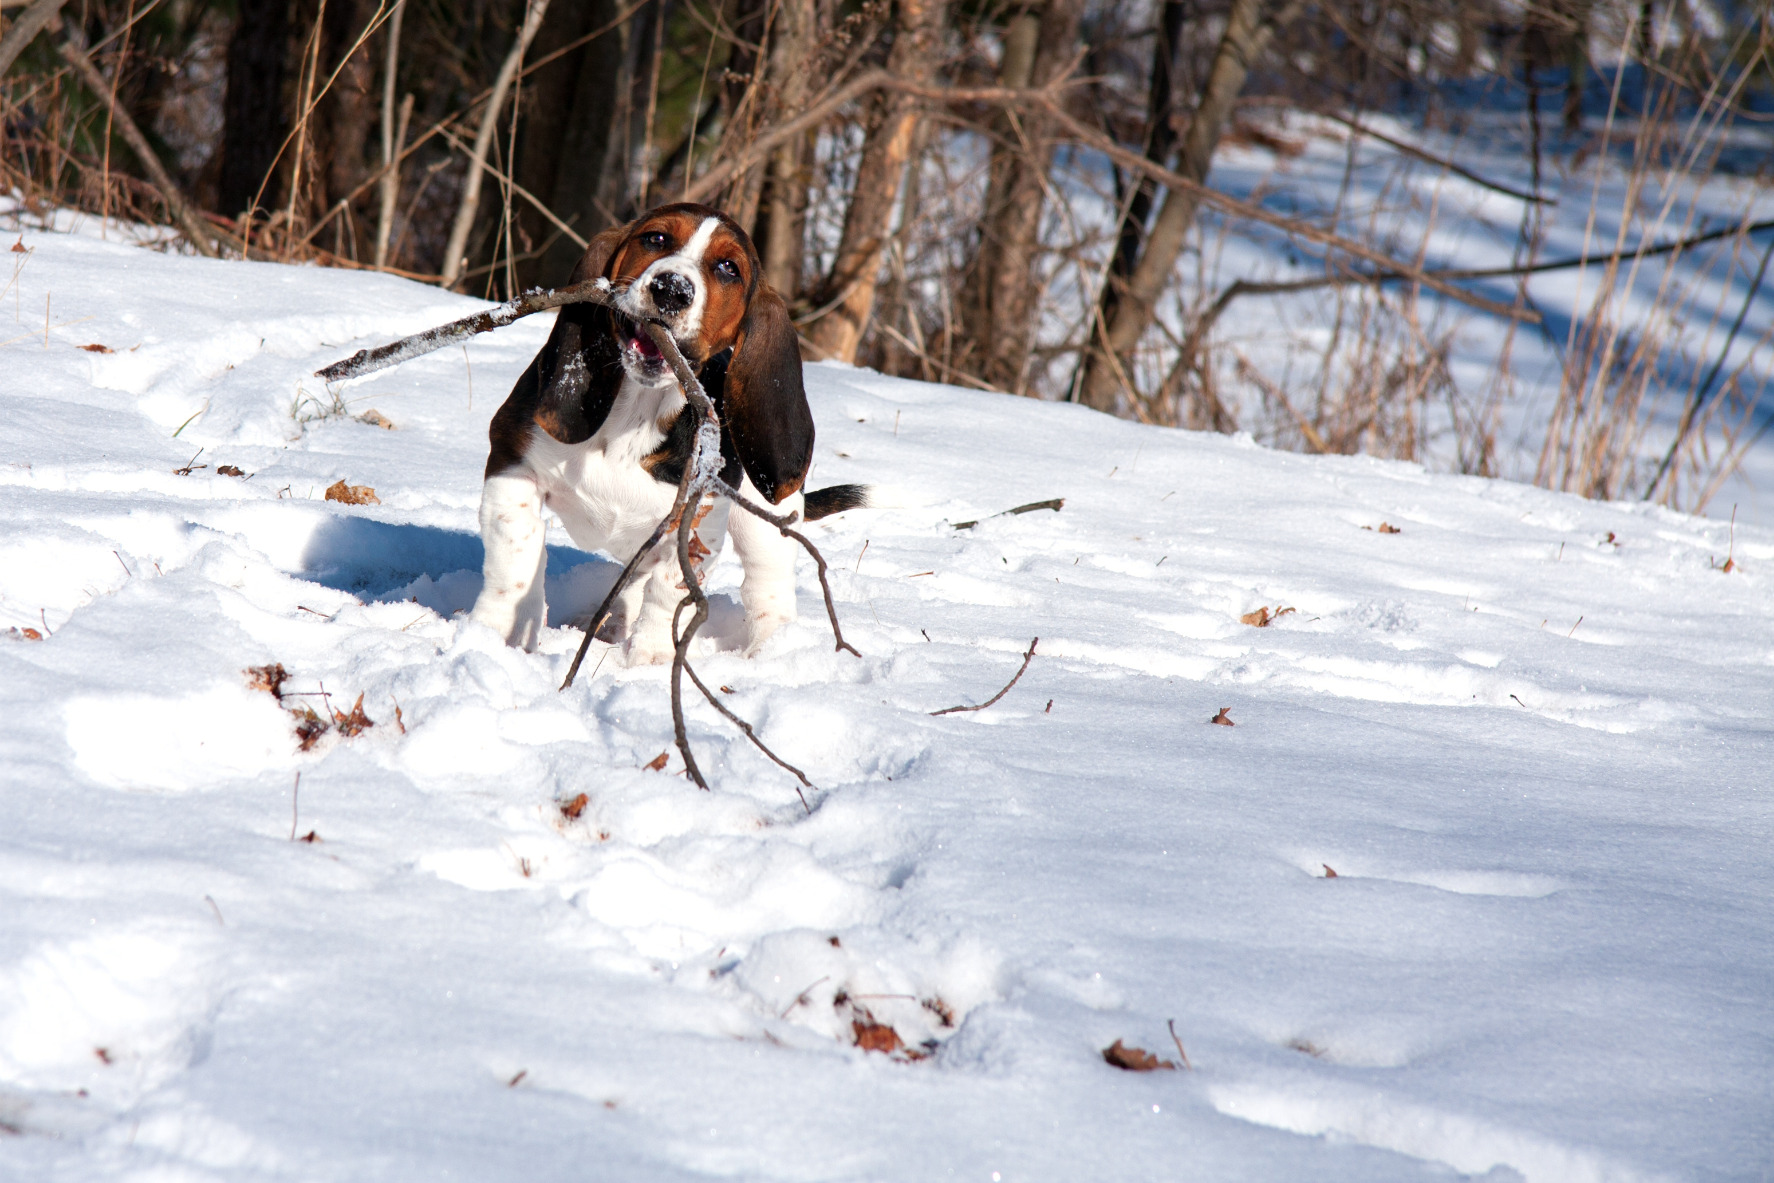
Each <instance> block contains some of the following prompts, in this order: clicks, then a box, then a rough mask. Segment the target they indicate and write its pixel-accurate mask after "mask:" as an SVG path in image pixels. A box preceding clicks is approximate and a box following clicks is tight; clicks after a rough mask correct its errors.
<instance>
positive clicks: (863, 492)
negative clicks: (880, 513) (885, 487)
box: [801, 485, 874, 522]
mask: <svg viewBox="0 0 1774 1183" xmlns="http://www.w3.org/2000/svg"><path fill="white" fill-rule="evenodd" d="M873 492H874V487H873V486H872V485H828V486H827V487H825V488H823V489H815V490H813V492H811V493H808V494H807V496H806V500H805V502H804V503H803V508H802V510H801V516H802V517H803V518H804V519H806V520H807V521H809V522H812V521H817V520H818V519H820V518H823V517H828V516H830V515H831V514H834V513H843V512H844V511H845V510H847V509H864V508H866V507H867V506H869V505H872V504H873V499H872V498H871V496H870V494H872V493H873Z"/></svg>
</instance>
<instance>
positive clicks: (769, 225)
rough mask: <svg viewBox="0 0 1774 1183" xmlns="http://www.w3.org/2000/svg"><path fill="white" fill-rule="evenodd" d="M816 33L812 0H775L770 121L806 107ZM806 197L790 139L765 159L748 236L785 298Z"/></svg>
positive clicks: (792, 289)
mask: <svg viewBox="0 0 1774 1183" xmlns="http://www.w3.org/2000/svg"><path fill="white" fill-rule="evenodd" d="M818 35H819V12H818V8H817V3H816V0H781V3H780V4H779V5H778V6H777V9H776V21H775V25H774V27H773V28H772V29H771V32H770V78H769V81H770V86H771V89H772V90H773V91H774V95H775V97H774V101H773V103H772V104H771V105H772V116H773V121H775V120H782V119H787V118H792V117H793V116H795V115H797V114H799V113H800V110H801V108H802V107H803V106H805V105H806V102H807V95H808V94H809V93H810V92H811V90H812V83H813V80H812V79H811V78H810V77H809V71H810V70H811V69H812V68H813V64H814V63H813V47H814V41H815V39H816V38H817V37H818ZM806 200H807V176H806V170H805V168H804V167H803V164H802V141H800V140H790V141H789V142H788V143H786V144H783V145H782V146H781V147H779V148H777V149H776V151H775V152H774V153H773V154H772V155H771V157H770V163H769V176H768V179H767V182H766V185H765V189H764V193H763V196H762V199H761V202H760V204H761V207H762V208H761V211H760V214H759V217H758V220H757V224H756V226H755V227H754V231H755V233H754V238H755V239H756V240H757V241H758V242H760V243H761V244H762V247H763V252H762V253H763V262H764V279H765V282H767V283H769V285H770V286H771V287H773V288H775V289H776V290H777V291H778V292H780V293H782V296H783V298H784V299H786V300H790V301H792V300H793V299H794V298H795V295H796V293H797V292H798V290H799V288H800V286H801V237H802V231H803V229H804V223H803V217H804V210H805V207H806Z"/></svg>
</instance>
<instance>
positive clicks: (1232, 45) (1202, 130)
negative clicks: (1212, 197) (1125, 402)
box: [1079, 0, 1300, 411]
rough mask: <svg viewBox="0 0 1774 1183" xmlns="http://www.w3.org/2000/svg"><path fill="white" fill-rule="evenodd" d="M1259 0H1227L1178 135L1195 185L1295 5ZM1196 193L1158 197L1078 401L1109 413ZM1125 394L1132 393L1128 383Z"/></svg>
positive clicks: (1183, 168) (1184, 170)
mask: <svg viewBox="0 0 1774 1183" xmlns="http://www.w3.org/2000/svg"><path fill="white" fill-rule="evenodd" d="M1265 7H1266V5H1265V3H1264V0H1233V4H1232V11H1231V12H1230V13H1229V14H1228V16H1227V19H1226V32H1225V35H1224V36H1222V37H1221V38H1220V45H1219V49H1218V50H1217V51H1216V52H1215V53H1214V61H1213V67H1212V69H1211V70H1210V71H1209V73H1208V77H1207V83H1206V85H1205V86H1203V87H1202V90H1201V97H1200V101H1199V102H1197V103H1196V105H1195V116H1194V118H1193V119H1192V120H1191V121H1190V123H1189V131H1188V134H1187V135H1186V136H1184V138H1183V146H1182V151H1181V152H1180V154H1179V156H1178V159H1177V164H1176V170H1175V171H1176V172H1177V173H1179V174H1180V175H1182V176H1183V177H1185V178H1187V179H1188V180H1191V181H1195V182H1196V183H1200V182H1202V181H1204V180H1205V179H1206V178H1207V171H1208V168H1209V167H1210V166H1211V165H1212V164H1213V154H1214V150H1215V149H1216V148H1217V147H1218V146H1219V142H1220V136H1221V134H1222V133H1223V132H1224V131H1225V127H1226V122H1227V120H1228V119H1229V118H1230V117H1231V114H1232V107H1233V104H1235V103H1236V102H1237V100H1238V95H1239V93H1240V92H1241V91H1242V90H1243V89H1244V83H1245V79H1246V78H1248V77H1249V76H1250V70H1251V67H1252V66H1253V65H1255V64H1256V61H1257V59H1258V58H1260V57H1261V56H1262V54H1263V51H1264V50H1266V49H1267V48H1268V47H1269V42H1270V41H1271V40H1273V39H1274V36H1275V33H1276V30H1277V29H1279V28H1280V27H1281V26H1282V25H1284V24H1286V23H1287V22H1288V21H1290V20H1291V19H1293V16H1294V14H1296V13H1297V12H1298V11H1299V9H1300V4H1299V3H1298V2H1297V0H1286V6H1285V7H1284V8H1283V9H1281V10H1280V11H1279V12H1275V13H1271V14H1265V12H1264V8H1265ZM1200 204H1201V199H1200V198H1199V197H1198V196H1196V194H1195V193H1193V192H1190V191H1179V190H1171V191H1169V192H1167V193H1166V194H1165V196H1164V203H1163V205H1161V206H1160V207H1159V210H1158V217H1157V219H1156V220H1155V221H1154V222H1153V224H1152V231H1151V233H1150V234H1149V235H1148V236H1147V238H1146V246H1145V249H1144V250H1143V251H1141V252H1140V259H1139V262H1138V263H1137V264H1135V266H1134V268H1133V272H1132V274H1130V275H1129V276H1128V277H1127V282H1126V284H1125V285H1124V286H1123V288H1122V290H1121V293H1120V298H1119V300H1118V301H1116V303H1115V306H1114V308H1113V309H1112V310H1111V311H1109V312H1108V313H1106V314H1104V315H1103V316H1102V319H1101V322H1100V325H1099V330H1100V333H1101V336H1100V338H1098V337H1097V336H1096V335H1095V334H1093V341H1092V343H1093V345H1096V346H1099V347H1098V348H1093V349H1092V351H1091V352H1090V353H1089V354H1087V355H1086V357H1087V360H1086V363H1085V371H1084V382H1083V385H1082V389H1081V390H1080V392H1079V401H1080V402H1082V403H1084V404H1085V405H1087V406H1091V407H1095V408H1096V409H1097V410H1099V411H1113V410H1115V409H1116V407H1117V405H1118V404H1119V402H1120V398H1121V395H1122V392H1123V389H1124V388H1125V387H1126V385H1127V378H1126V376H1127V375H1128V374H1130V373H1131V367H1132V363H1133V350H1134V346H1135V345H1137V344H1138V343H1139V339H1140V337H1141V336H1143V335H1144V334H1145V331H1146V330H1147V329H1148V328H1150V327H1151V324H1152V319H1153V317H1154V315H1155V314H1156V312H1157V307H1158V297H1159V296H1160V295H1161V294H1162V293H1163V291H1164V286H1165V284H1166V283H1167V282H1168V281H1169V279H1170V273H1171V270H1172V268H1174V267H1175V266H1176V261H1177V258H1178V257H1179V256H1180V255H1181V254H1182V252H1183V244H1184V242H1185V241H1186V240H1187V238H1188V235H1189V228H1190V227H1191V226H1192V225H1194V222H1195V211H1196V209H1197V208H1198V207H1199V206H1200ZM1126 393H1127V395H1128V396H1129V397H1137V394H1136V392H1134V391H1133V390H1131V389H1128V390H1127V391H1126Z"/></svg>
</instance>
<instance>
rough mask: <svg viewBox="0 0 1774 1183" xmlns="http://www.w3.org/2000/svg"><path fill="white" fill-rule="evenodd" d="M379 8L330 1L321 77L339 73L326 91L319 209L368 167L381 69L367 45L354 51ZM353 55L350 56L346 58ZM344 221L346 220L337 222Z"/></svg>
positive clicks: (362, 1)
mask: <svg viewBox="0 0 1774 1183" xmlns="http://www.w3.org/2000/svg"><path fill="white" fill-rule="evenodd" d="M375 7H376V6H375V5H374V4H373V3H370V0H331V3H329V4H328V5H327V10H326V31H325V38H326V42H325V46H324V48H323V49H322V52H321V60H322V61H323V62H324V63H325V66H324V72H323V74H322V77H323V78H324V77H328V76H330V75H331V74H332V72H333V71H334V70H335V69H337V70H338V77H337V79H335V80H334V82H333V86H332V89H331V90H330V91H328V92H327V96H326V100H325V102H324V104H323V106H324V110H323V112H322V118H321V120H320V121H319V122H320V127H319V128H318V129H317V130H318V132H319V134H318V136H317V137H316V139H317V140H318V144H317V153H318V155H319V157H320V160H322V161H325V167H326V187H325V204H324V206H323V207H322V209H321V210H320V211H317V212H324V211H325V210H326V209H330V208H331V207H332V205H333V203H334V202H337V201H339V200H340V199H341V198H343V197H345V196H346V195H347V194H349V193H351V192H352V191H353V190H354V189H356V188H357V186H358V184H359V183H360V182H361V181H362V180H363V178H364V174H365V172H367V171H368V170H367V169H366V167H365V163H364V148H365V146H366V145H367V144H368V143H369V139H370V124H371V123H372V122H373V120H374V119H375V108H376V101H375V81H376V67H375V63H374V62H373V61H372V60H371V56H370V52H369V50H368V49H367V47H362V46H359V47H358V49H357V52H356V53H352V52H351V50H352V47H353V46H354V45H356V43H357V39H358V37H359V35H360V34H362V32H363V29H364V25H365V23H366V22H367V21H368V19H369V17H370V15H371V14H372V13H373V12H375ZM348 53H349V54H351V57H350V58H349V59H347V60H345V61H343V62H341V60H340V59H342V58H344V57H345V55H346V54H348ZM343 224H344V223H343V220H342V219H341V220H340V221H339V222H338V223H335V225H338V226H343Z"/></svg>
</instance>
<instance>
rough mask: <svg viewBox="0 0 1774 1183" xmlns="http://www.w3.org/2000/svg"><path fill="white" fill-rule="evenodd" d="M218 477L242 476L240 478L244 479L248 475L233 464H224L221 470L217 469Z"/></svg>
mask: <svg viewBox="0 0 1774 1183" xmlns="http://www.w3.org/2000/svg"><path fill="white" fill-rule="evenodd" d="M216 475H217V476H240V477H243V476H245V475H246V473H245V472H244V471H242V470H241V469H239V468H237V467H235V466H234V465H232V464H224V465H222V466H221V467H220V468H218V469H216Z"/></svg>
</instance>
